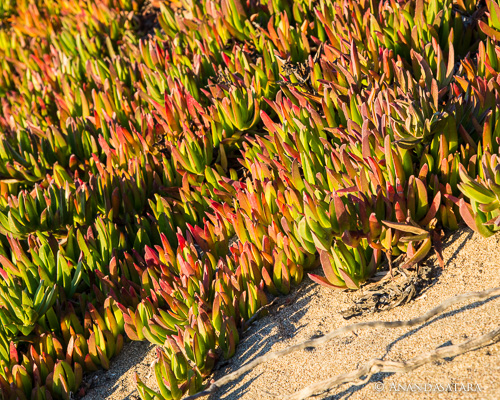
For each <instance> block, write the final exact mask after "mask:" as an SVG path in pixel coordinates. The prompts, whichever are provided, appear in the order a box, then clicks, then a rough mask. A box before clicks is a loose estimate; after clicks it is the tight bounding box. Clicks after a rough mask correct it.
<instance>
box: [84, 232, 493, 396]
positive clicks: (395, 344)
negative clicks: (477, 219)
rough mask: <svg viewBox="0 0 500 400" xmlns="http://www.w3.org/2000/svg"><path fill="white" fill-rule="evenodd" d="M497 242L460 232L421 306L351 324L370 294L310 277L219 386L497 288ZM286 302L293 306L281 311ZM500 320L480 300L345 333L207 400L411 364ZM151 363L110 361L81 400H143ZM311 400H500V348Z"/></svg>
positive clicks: (286, 389)
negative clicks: (312, 342) (248, 366)
mask: <svg viewBox="0 0 500 400" xmlns="http://www.w3.org/2000/svg"><path fill="white" fill-rule="evenodd" d="M499 244H500V235H495V236H493V237H490V238H488V239H484V238H482V237H481V236H480V235H478V234H475V233H473V232H472V231H470V230H469V229H462V230H460V231H458V232H455V233H454V234H453V235H452V236H450V237H449V238H448V239H447V241H446V243H445V244H444V250H443V255H444V259H445V263H446V265H445V269H444V270H442V271H441V269H440V268H439V267H438V265H437V261H436V259H435V258H434V257H431V258H430V259H429V260H428V261H427V264H428V265H432V266H434V273H433V278H432V280H431V282H430V284H429V285H428V287H427V288H426V289H424V291H423V292H422V293H421V294H420V295H419V296H418V297H417V298H416V299H415V300H413V301H411V302H409V303H408V304H406V305H403V306H400V307H397V308H394V309H392V310H389V311H381V312H377V313H371V314H365V315H361V316H357V317H353V318H351V319H349V320H346V319H344V318H343V317H342V316H341V314H340V311H342V310H345V309H347V308H349V306H351V305H352V304H353V300H355V299H356V298H358V297H359V296H362V295H363V293H364V292H365V291H366V289H365V291H364V290H361V291H358V292H345V291H334V290H331V289H327V288H323V287H320V286H318V285H316V284H314V283H312V282H311V281H310V280H309V279H308V278H306V279H304V282H303V283H302V284H301V285H300V286H299V288H297V289H295V290H294V292H292V293H291V294H290V295H289V296H288V297H287V298H284V299H280V302H279V304H281V305H276V306H274V307H273V308H272V309H271V312H270V314H269V315H268V316H266V317H264V318H262V319H260V320H258V321H256V322H255V323H254V324H253V325H252V326H251V327H250V328H249V329H248V330H247V331H246V332H245V333H244V334H243V335H242V338H241V342H240V344H239V346H238V348H237V352H236V355H235V356H234V357H233V358H232V359H230V360H228V361H227V362H222V363H219V367H218V368H219V369H218V370H217V371H215V373H214V377H213V378H214V379H218V378H221V377H223V376H224V375H225V374H227V373H229V372H232V371H235V370H236V369H238V367H239V366H241V365H243V364H245V363H246V362H248V361H250V360H252V359H254V358H255V357H257V356H260V355H263V354H267V353H269V352H271V351H276V350H281V349H283V348H286V347H289V346H291V345H293V344H297V343H300V342H302V341H304V340H306V339H309V338H310V337H312V336H315V335H316V336H317V335H322V334H325V333H328V332H330V331H332V330H334V329H336V328H339V327H342V326H345V325H349V324H352V323H356V322H362V321H374V320H384V321H393V320H407V319H411V318H413V317H416V316H419V315H421V314H423V313H424V312H426V311H427V310H429V309H431V308H433V307H435V306H436V305H438V304H439V303H441V302H442V301H444V300H445V299H447V298H449V297H452V296H455V295H458V294H461V293H466V292H471V291H480V290H485V289H489V288H492V287H498V286H500V268H499V267H500V246H499ZM315 272H317V271H315ZM372 285H373V284H372ZM291 300H293V302H291ZM290 302H291V304H290V305H288V306H285V305H283V304H284V303H285V304H286V303H290ZM499 317H500V298H499V297H496V298H492V299H490V300H487V301H484V302H471V301H469V302H463V303H460V304H458V305H456V306H454V307H453V308H451V309H450V310H448V312H446V313H445V314H442V315H441V316H438V317H436V318H433V319H432V320H430V321H429V322H428V323H426V324H424V325H423V326H418V327H414V328H397V329H391V330H388V329H385V330H383V329H378V330H362V331H358V332H357V334H352V333H351V334H346V335H344V336H342V337H338V338H336V339H333V340H332V341H330V342H329V343H327V344H325V345H323V346H321V347H319V348H315V349H308V350H303V351H298V352H295V353H292V354H290V355H287V356H285V357H283V358H280V359H277V360H272V361H269V362H268V363H266V364H262V365H260V366H258V367H256V368H255V369H254V370H252V371H250V372H249V373H248V374H246V375H244V376H243V377H241V378H240V379H239V380H237V381H236V382H233V383H231V384H228V385H226V386H225V387H223V388H222V389H220V390H219V391H218V392H217V393H215V394H212V395H211V396H209V397H206V399H209V400H216V399H223V400H236V399H241V400H250V399H252V400H253V399H262V400H266V399H277V398H282V397H284V396H285V395H287V394H291V393H293V392H295V391H298V390H300V389H302V388H303V387H305V386H307V385H310V384H312V383H314V382H317V381H320V380H323V379H326V378H329V377H331V376H334V375H338V374H341V373H345V372H349V371H352V370H354V369H356V368H358V367H361V366H362V365H363V364H364V363H366V362H367V361H369V360H371V359H373V358H384V359H385V360H395V361H400V360H405V359H409V358H411V357H414V356H416V355H418V354H420V353H422V352H426V351H430V350H433V349H435V348H437V347H439V346H447V345H450V344H456V343H460V342H463V341H465V340H467V339H468V338H472V337H477V336H480V335H482V334H484V333H487V332H488V331H490V330H493V329H494V328H496V327H498V325H499V323H498V321H499ZM154 358H155V350H154V348H153V346H148V345H147V344H145V343H131V344H128V345H127V346H126V348H124V350H123V352H122V353H121V354H120V355H119V356H118V357H117V358H116V359H114V360H113V362H112V364H111V369H110V370H109V371H107V372H101V373H99V374H97V375H94V376H93V378H92V379H93V380H92V381H91V382H92V387H90V389H89V390H88V393H87V395H86V396H85V397H84V399H85V400H97V399H111V400H123V399H136V398H138V394H137V391H136V390H135V388H134V376H135V372H138V373H139V375H140V376H141V378H142V379H143V380H144V381H146V382H148V383H149V384H151V385H154V376H153V375H152V371H151V370H150V364H151V362H152V361H153V360H154ZM148 376H149V379H147V377H148ZM88 379H89V378H88ZM412 390H413V391H412ZM444 390H447V391H444ZM136 396H137V397H136ZM312 398H314V399H320V398H321V399H324V398H327V399H347V398H349V399H353V400H354V399H416V398H422V399H458V398H465V399H500V343H496V344H493V345H490V346H487V347H484V348H482V349H479V350H476V351H473V352H469V353H466V354H463V355H460V356H457V357H454V358H453V359H444V360H439V361H435V362H433V363H430V364H427V365H424V366H422V367H420V368H418V369H417V370H415V371H413V372H409V373H406V374H387V373H384V374H382V373H380V374H376V375H374V376H373V377H372V378H371V379H370V380H369V381H368V382H367V383H363V384H358V385H353V384H344V385H342V386H340V387H337V388H334V389H333V390H332V391H330V392H327V393H323V394H321V395H318V396H314V397H312Z"/></svg>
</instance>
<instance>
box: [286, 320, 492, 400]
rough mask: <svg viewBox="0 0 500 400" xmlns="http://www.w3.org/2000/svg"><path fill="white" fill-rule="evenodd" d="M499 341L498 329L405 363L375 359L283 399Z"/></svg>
mask: <svg viewBox="0 0 500 400" xmlns="http://www.w3.org/2000/svg"><path fill="white" fill-rule="evenodd" d="M499 340H500V327H498V328H496V329H494V330H493V331H491V332H488V333H486V334H484V335H482V336H480V337H478V338H473V339H469V340H467V341H465V342H462V343H459V344H456V345H451V346H446V347H440V348H437V349H435V350H432V351H429V352H427V353H422V354H419V355H418V356H415V357H413V358H411V359H409V360H407V361H399V362H398V361H386V360H380V359H377V358H375V359H373V360H371V361H369V362H368V363H367V364H365V365H364V366H363V367H361V368H359V369H357V370H354V371H351V372H348V373H345V374H341V375H337V376H334V377H332V378H329V379H325V380H324V381H320V382H316V383H314V384H312V385H310V386H307V387H305V388H304V389H302V390H299V391H298V392H295V393H293V394H292V395H290V396H288V397H285V398H286V399H287V400H303V399H306V398H308V397H309V396H312V395H313V394H318V393H321V392H324V391H326V390H329V389H331V388H332V387H334V386H338V385H341V384H342V383H348V382H356V381H358V380H360V379H362V378H363V377H365V378H364V379H363V380H362V383H366V382H368V381H369V380H370V378H371V377H372V375H374V374H376V373H378V372H399V373H406V372H410V371H413V370H414V369H417V368H418V367H421V366H422V365H424V364H427V363H430V362H432V361H435V360H439V359H442V358H446V357H455V356H458V355H460V354H464V353H467V352H468V351H471V350H475V349H478V348H480V347H483V346H485V345H487V344H492V343H494V342H497V341H499Z"/></svg>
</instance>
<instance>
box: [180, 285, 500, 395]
mask: <svg viewBox="0 0 500 400" xmlns="http://www.w3.org/2000/svg"><path fill="white" fill-rule="evenodd" d="M497 295H500V287H496V288H492V289H488V290H485V291H483V292H470V293H464V294H460V295H458V296H454V297H451V298H449V299H447V300H445V301H443V302H442V303H441V304H440V305H438V306H437V307H435V308H433V309H432V310H429V311H427V312H426V313H425V314H423V315H421V316H420V317H416V318H413V319H410V320H408V321H370V322H360V323H357V324H352V325H347V326H344V327H342V328H339V329H336V330H334V331H332V332H330V333H328V334H326V335H324V336H321V337H319V338H315V339H309V340H306V341H304V342H302V343H299V344H296V345H294V346H290V347H288V348H286V349H283V350H280V351H275V352H272V353H268V354H265V355H263V356H260V357H257V358H256V359H255V360H253V361H251V362H249V363H248V364H246V365H244V366H243V367H241V368H240V369H238V370H236V371H234V372H232V373H230V374H228V375H226V376H225V377H224V378H221V379H219V380H218V381H216V382H212V383H211V385H210V386H209V387H208V388H207V389H206V390H204V391H202V392H199V393H197V394H194V395H192V396H189V397H186V398H185V400H194V399H197V398H199V397H202V396H207V395H209V394H210V393H213V392H215V391H216V390H217V389H219V388H220V387H222V386H224V385H226V384H228V383H230V382H232V381H235V380H236V379H238V378H239V377H241V376H242V375H244V374H245V373H247V372H248V371H250V370H252V369H253V368H255V367H256V366H258V365H260V364H262V363H264V362H267V361H270V360H274V359H276V358H279V357H283V356H286V355H287V354H290V353H293V352H295V351H299V350H304V349H305V348H307V347H318V346H321V345H323V344H325V343H326V342H328V341H330V340H331V339H333V338H335V337H337V336H340V335H342V334H345V333H349V332H354V331H357V330H359V329H365V328H401V327H412V326H415V325H420V324H423V323H425V322H427V321H428V320H430V319H431V318H433V317H435V316H437V315H439V314H442V313H443V312H444V311H446V310H447V309H448V308H450V307H451V306H453V305H455V304H457V303H460V302H462V301H465V300H486V299H489V298H491V297H494V296H497Z"/></svg>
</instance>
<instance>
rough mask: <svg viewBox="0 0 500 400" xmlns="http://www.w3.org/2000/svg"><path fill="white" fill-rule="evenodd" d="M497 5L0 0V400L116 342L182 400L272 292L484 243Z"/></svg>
mask: <svg viewBox="0 0 500 400" xmlns="http://www.w3.org/2000/svg"><path fill="white" fill-rule="evenodd" d="M499 42H500V5H499V2H498V0H488V1H486V2H485V3H484V2H482V1H475V0H397V1H394V0H373V1H367V0H362V1H354V0H333V1H326V0H319V1H312V0H201V1H195V0H178V1H174V0H158V1H144V0H89V1H87V0H85V1H84V0H52V1H40V0H19V1H16V2H14V1H2V2H0V263H1V268H0V275H1V277H0V319H1V324H0V390H1V393H2V397H3V398H5V399H21V400H22V399H36V400H39V399H40V400H43V399H70V398H71V396H72V393H76V392H78V391H79V386H80V384H81V382H82V377H83V374H84V373H85V372H86V371H93V370H96V369H98V368H100V367H102V368H106V369H107V368H109V365H110V359H111V358H112V357H113V356H114V355H116V354H117V353H119V352H120V350H121V349H122V347H123V343H124V340H125V339H126V338H129V339H131V340H148V341H150V342H151V343H154V344H155V345H157V346H158V359H157V362H156V364H155V366H154V371H155V375H156V378H157V382H158V388H159V391H158V392H157V391H155V390H152V389H151V388H148V387H147V386H146V385H145V384H144V383H143V382H142V381H141V379H140V377H137V383H138V390H139V393H140V395H141V397H142V398H143V399H145V400H146V399H147V400H149V399H154V400H158V399H179V398H181V397H182V396H183V395H184V394H185V393H188V392H189V393H196V392H198V391H199V390H201V389H202V388H203V384H204V380H205V378H206V377H207V376H209V374H210V373H211V370H212V368H213V366H214V364H215V362H216V361H217V359H218V358H219V357H221V356H222V357H225V358H228V357H231V356H232V355H233V354H234V352H235V349H236V346H237V344H238V341H239V335H240V333H241V329H242V328H243V327H244V326H245V322H246V321H248V320H249V319H250V318H252V317H253V316H254V315H256V314H257V313H260V314H263V313H264V312H265V310H263V308H262V307H263V306H265V305H266V304H267V303H268V298H269V297H268V296H271V295H280V294H287V293H288V292H289V291H290V290H291V288H292V286H293V285H297V284H299V283H300V282H301V281H302V279H303V277H304V274H306V273H308V271H311V270H313V269H314V268H316V267H317V266H319V265H321V266H322V269H323V271H324V276H323V275H321V276H320V275H316V274H312V273H309V276H310V278H311V279H312V280H314V281H315V282H317V283H319V284H321V285H324V286H326V287H329V288H348V289H357V288H359V286H360V284H361V283H362V282H363V281H365V280H366V279H367V278H369V277H370V276H371V275H373V273H374V272H375V271H376V270H377V268H378V267H379V266H380V264H381V263H382V262H383V260H384V259H388V260H389V265H391V260H392V259H393V258H394V257H396V256H401V258H402V259H403V260H404V261H403V266H404V267H407V268H410V267H412V266H415V265H417V264H418V263H419V262H421V261H422V260H423V259H424V258H425V257H426V256H427V254H428V253H429V251H430V250H431V249H432V247H433V245H437V246H436V247H437V248H439V241H440V238H441V234H442V231H443V229H457V228H458V226H459V225H460V224H461V223H466V224H467V225H469V226H470V227H471V228H473V229H474V230H476V231H479V232H480V233H481V234H483V235H484V236H488V235H491V234H493V233H494V232H496V231H498V230H500V122H499V119H500V94H499V93H500V91H499V89H500V77H499V73H500V56H499V55H500V44H499Z"/></svg>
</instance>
